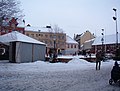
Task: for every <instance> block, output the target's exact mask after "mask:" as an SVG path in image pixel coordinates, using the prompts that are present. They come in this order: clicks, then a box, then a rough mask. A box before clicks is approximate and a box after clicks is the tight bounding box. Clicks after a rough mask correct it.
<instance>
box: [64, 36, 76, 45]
mask: <svg viewBox="0 0 120 91" xmlns="http://www.w3.org/2000/svg"><path fill="white" fill-rule="evenodd" d="M66 43H73V44H78V43H77V42H76V41H75V40H74V39H72V38H71V37H70V36H68V35H66Z"/></svg>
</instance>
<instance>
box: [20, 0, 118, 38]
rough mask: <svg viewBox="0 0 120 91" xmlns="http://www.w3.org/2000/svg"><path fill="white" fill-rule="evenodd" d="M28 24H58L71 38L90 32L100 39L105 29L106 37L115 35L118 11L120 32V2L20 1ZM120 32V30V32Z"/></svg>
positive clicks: (101, 0)
mask: <svg viewBox="0 0 120 91" xmlns="http://www.w3.org/2000/svg"><path fill="white" fill-rule="evenodd" d="M20 1H21V8H22V9H23V14H24V15H25V17H24V19H25V21H26V25H27V24H28V23H29V24H31V26H36V27H44V26H46V25H55V24H57V25H58V26H59V27H60V28H62V29H63V30H64V32H65V33H67V34H68V35H69V36H71V37H73V36H74V34H81V33H83V32H85V31H86V30H89V31H90V32H92V33H94V34H95V35H97V36H100V35H101V29H105V34H107V35H109V34H115V33H116V30H115V21H114V20H113V19H112V17H113V16H114V15H115V12H114V11H113V10H112V9H113V8H116V9H117V17H118V30H119V29H120V0H20ZM119 32H120V31H119Z"/></svg>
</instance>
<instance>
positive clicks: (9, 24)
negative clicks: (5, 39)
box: [0, 17, 24, 35]
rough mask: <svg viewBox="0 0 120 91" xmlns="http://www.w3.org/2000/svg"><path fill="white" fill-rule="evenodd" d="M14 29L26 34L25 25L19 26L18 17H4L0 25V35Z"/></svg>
mask: <svg viewBox="0 0 120 91" xmlns="http://www.w3.org/2000/svg"><path fill="white" fill-rule="evenodd" d="M12 31H18V32H20V33H23V34H24V26H19V23H18V21H17V19H16V18H14V17H13V18H12V19H8V18H6V19H4V20H3V21H2V23H1V25H0V35H3V34H7V33H9V32H12Z"/></svg>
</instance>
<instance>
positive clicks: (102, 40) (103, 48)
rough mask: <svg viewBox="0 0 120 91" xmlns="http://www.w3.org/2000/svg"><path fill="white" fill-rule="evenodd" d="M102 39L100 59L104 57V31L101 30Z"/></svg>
mask: <svg viewBox="0 0 120 91" xmlns="http://www.w3.org/2000/svg"><path fill="white" fill-rule="evenodd" d="M101 35H102V38H101V42H102V57H104V29H102V33H101Z"/></svg>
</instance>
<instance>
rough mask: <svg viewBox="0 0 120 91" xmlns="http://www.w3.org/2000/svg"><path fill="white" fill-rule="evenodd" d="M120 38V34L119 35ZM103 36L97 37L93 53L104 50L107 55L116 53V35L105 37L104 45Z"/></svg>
mask: <svg viewBox="0 0 120 91" xmlns="http://www.w3.org/2000/svg"><path fill="white" fill-rule="evenodd" d="M118 36H120V34H118ZM101 39H102V36H99V37H96V38H95V41H94V42H93V44H92V49H91V51H92V52H93V53H96V51H97V50H102V49H104V52H105V53H113V54H114V53H115V51H116V49H117V47H116V35H115V34H112V35H105V36H104V41H103V44H102V41H101ZM118 48H120V40H119V39H118Z"/></svg>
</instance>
